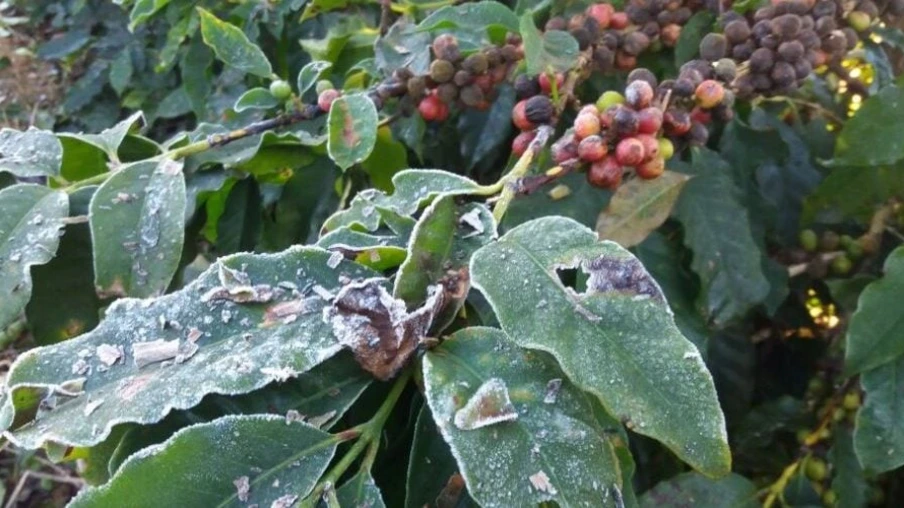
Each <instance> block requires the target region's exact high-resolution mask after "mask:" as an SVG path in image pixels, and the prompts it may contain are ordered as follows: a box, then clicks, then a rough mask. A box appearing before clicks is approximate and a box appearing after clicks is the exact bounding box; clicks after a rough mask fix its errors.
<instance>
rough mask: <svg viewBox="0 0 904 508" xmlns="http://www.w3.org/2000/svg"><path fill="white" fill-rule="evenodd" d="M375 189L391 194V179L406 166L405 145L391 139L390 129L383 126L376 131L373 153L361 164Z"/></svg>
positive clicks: (406, 153)
mask: <svg viewBox="0 0 904 508" xmlns="http://www.w3.org/2000/svg"><path fill="white" fill-rule="evenodd" d="M361 167H362V168H363V169H364V171H366V172H367V175H368V176H369V177H370V183H371V185H372V186H373V187H374V188H375V189H380V190H382V191H385V192H392V177H394V176H395V175H396V174H398V173H399V171H402V170H403V169H405V168H408V167H410V166H409V165H408V150H406V149H405V145H403V144H402V143H400V142H398V141H396V140H395V139H393V138H392V129H390V128H389V126H383V127H380V128H379V129H377V142H376V144H375V145H374V150H373V152H371V153H370V156H369V157H367V159H366V160H365V161H364V162H362V163H361Z"/></svg>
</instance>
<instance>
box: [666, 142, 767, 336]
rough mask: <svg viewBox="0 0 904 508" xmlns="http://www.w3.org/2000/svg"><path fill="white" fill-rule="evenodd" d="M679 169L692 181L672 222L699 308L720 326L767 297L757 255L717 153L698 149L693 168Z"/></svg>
mask: <svg viewBox="0 0 904 508" xmlns="http://www.w3.org/2000/svg"><path fill="white" fill-rule="evenodd" d="M676 166H677V165H676ZM680 167H681V170H682V172H685V173H688V174H690V175H692V176H694V178H693V179H691V180H690V181H689V182H688V183H687V185H685V186H684V190H683V191H682V192H681V196H680V197H679V198H678V203H677V204H676V205H675V212H674V213H675V217H676V218H677V219H678V221H680V222H681V224H682V225H683V226H684V231H685V233H684V243H685V245H687V246H688V248H690V249H691V250H692V251H694V259H693V263H692V264H691V268H692V269H693V270H694V272H696V273H697V275H699V276H700V280H701V282H702V284H703V291H702V292H701V297H700V298H701V305H702V306H703V308H704V309H705V311H706V314H707V315H708V316H709V319H710V320H712V321H714V322H715V323H716V324H719V325H722V324H725V323H726V322H728V321H730V320H732V319H734V318H737V317H739V316H742V315H743V314H744V313H746V312H747V311H748V310H750V309H751V308H752V307H753V306H755V305H757V304H759V303H760V302H762V301H763V300H765V299H766V297H767V296H768V295H769V281H768V280H766V276H765V275H764V274H763V269H762V260H763V254H762V252H761V251H760V248H759V247H758V246H757V244H756V242H755V241H754V237H753V232H752V231H751V228H750V223H749V221H748V216H747V210H746V208H744V206H743V205H742V204H741V201H740V193H739V191H738V189H737V187H736V186H735V184H734V182H733V181H732V180H731V176H730V174H729V171H730V166H728V164H727V163H726V162H725V161H724V160H723V159H722V158H721V157H719V155H718V154H717V153H715V152H712V151H710V150H706V149H701V150H699V151H696V152H695V153H694V158H693V164H690V165H684V164H681V165H680Z"/></svg>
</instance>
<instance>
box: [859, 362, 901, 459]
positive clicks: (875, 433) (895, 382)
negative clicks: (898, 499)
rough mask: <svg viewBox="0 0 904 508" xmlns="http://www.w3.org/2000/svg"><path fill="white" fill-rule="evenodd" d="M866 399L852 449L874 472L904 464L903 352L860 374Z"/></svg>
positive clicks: (861, 409) (860, 413)
mask: <svg viewBox="0 0 904 508" xmlns="http://www.w3.org/2000/svg"><path fill="white" fill-rule="evenodd" d="M860 386H862V387H863V391H864V393H865V394H866V400H865V401H864V403H863V406H861V407H860V410H859V411H858V412H857V426H856V428H855V429H854V450H855V451H856V453H857V458H858V459H859V460H860V464H862V465H863V467H864V468H866V469H869V470H871V471H874V472H876V473H884V472H885V471H891V470H892V469H897V468H899V467H901V465H904V426H902V425H901V421H902V419H904V355H902V356H899V357H898V358H896V359H895V360H894V361H893V362H889V363H886V364H883V365H881V366H879V367H876V368H875V369H872V370H868V371H866V372H864V373H863V375H862V376H860Z"/></svg>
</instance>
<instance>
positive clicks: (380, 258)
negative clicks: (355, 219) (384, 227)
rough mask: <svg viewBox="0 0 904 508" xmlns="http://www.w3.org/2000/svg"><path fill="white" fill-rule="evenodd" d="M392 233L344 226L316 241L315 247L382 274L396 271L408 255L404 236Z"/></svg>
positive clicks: (406, 239) (406, 237)
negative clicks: (348, 258) (332, 252)
mask: <svg viewBox="0 0 904 508" xmlns="http://www.w3.org/2000/svg"><path fill="white" fill-rule="evenodd" d="M409 236H410V235H406V236H399V235H397V234H396V233H395V232H393V231H377V232H376V233H365V232H363V231H356V230H354V229H351V228H349V227H348V226H342V227H341V228H339V229H337V230H335V231H331V232H329V233H327V234H326V235H325V236H323V237H322V238H321V239H320V240H318V241H317V246H318V247H323V248H324V249H327V250H331V251H335V252H341V253H342V254H343V255H344V256H346V257H350V258H352V259H354V260H355V262H356V263H360V264H362V265H364V266H367V267H370V268H373V269H374V270H378V271H383V270H388V269H390V268H397V267H398V266H399V265H401V264H402V263H403V262H405V258H406V257H407V255H408V250H407V245H408V237H409Z"/></svg>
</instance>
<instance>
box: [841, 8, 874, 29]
mask: <svg viewBox="0 0 904 508" xmlns="http://www.w3.org/2000/svg"><path fill="white" fill-rule="evenodd" d="M847 22H848V25H850V27H851V28H853V29H854V30H856V31H858V32H862V31H864V30H866V29H868V28H869V25H870V23H872V19H870V17H869V14H867V13H865V12H861V11H854V12H852V13H850V14H848V15H847Z"/></svg>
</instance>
